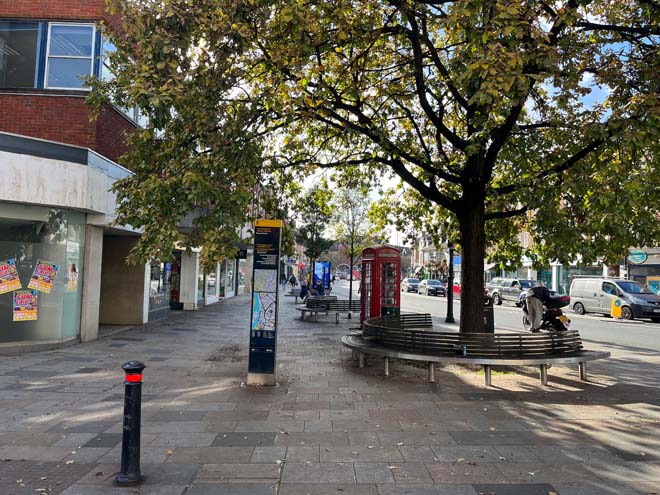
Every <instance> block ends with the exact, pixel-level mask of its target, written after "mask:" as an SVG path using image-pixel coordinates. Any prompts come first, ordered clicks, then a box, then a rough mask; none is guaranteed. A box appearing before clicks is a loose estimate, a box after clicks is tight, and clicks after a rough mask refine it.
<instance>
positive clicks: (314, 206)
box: [294, 185, 334, 281]
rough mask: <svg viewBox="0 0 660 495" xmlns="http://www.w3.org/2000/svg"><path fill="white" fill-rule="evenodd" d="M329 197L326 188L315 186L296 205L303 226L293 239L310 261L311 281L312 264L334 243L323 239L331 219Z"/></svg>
mask: <svg viewBox="0 0 660 495" xmlns="http://www.w3.org/2000/svg"><path fill="white" fill-rule="evenodd" d="M329 197H330V191H328V189H327V188H325V187H323V185H321V186H316V187H313V188H312V189H310V190H309V191H308V192H307V194H306V195H305V196H304V199H303V201H302V203H301V204H300V205H298V215H299V217H300V219H301V221H302V223H303V224H302V226H300V227H298V229H297V230H296V232H295V235H294V237H295V239H296V242H297V243H298V244H300V245H301V246H302V247H303V248H304V249H305V255H306V256H307V257H308V258H309V259H310V272H311V273H312V278H311V279H310V280H311V281H313V279H314V277H313V273H314V263H315V262H316V261H317V260H318V259H319V258H320V257H321V255H322V254H323V253H325V252H326V251H327V250H328V249H330V248H331V247H332V245H333V244H334V241H332V240H331V239H326V238H325V237H324V233H325V231H326V229H327V227H328V224H329V222H330V219H331V218H332V214H331V213H330V206H329Z"/></svg>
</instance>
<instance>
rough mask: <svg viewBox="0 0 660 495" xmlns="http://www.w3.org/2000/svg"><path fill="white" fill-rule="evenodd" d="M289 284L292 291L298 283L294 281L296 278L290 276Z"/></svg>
mask: <svg viewBox="0 0 660 495" xmlns="http://www.w3.org/2000/svg"><path fill="white" fill-rule="evenodd" d="M289 283H290V284H291V288H292V289H293V288H294V287H295V286H296V285H298V281H297V280H296V276H295V275H293V274H291V278H290V279H289Z"/></svg>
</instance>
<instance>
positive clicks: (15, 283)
mask: <svg viewBox="0 0 660 495" xmlns="http://www.w3.org/2000/svg"><path fill="white" fill-rule="evenodd" d="M20 288H22V286H21V279H20V278H19V276H18V270H16V261H15V260H7V261H0V294H6V293H7V292H12V291H15V290H18V289H20Z"/></svg>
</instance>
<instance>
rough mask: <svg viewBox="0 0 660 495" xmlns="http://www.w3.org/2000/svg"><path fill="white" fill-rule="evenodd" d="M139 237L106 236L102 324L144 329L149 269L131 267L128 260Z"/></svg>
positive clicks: (102, 284)
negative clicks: (137, 326) (146, 285)
mask: <svg viewBox="0 0 660 495" xmlns="http://www.w3.org/2000/svg"><path fill="white" fill-rule="evenodd" d="M135 240H136V238H135V237H128V236H117V237H109V236H106V237H104V239H103V261H102V263H101V302H100V315H99V321H100V323H101V324H110V325H142V324H143V323H146V318H145V311H144V305H145V297H144V294H145V291H146V290H147V287H145V267H144V265H136V266H128V265H127V264H126V256H128V253H129V251H130V250H131V247H133V244H134V243H135Z"/></svg>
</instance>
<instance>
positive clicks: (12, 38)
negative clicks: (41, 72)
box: [0, 21, 39, 89]
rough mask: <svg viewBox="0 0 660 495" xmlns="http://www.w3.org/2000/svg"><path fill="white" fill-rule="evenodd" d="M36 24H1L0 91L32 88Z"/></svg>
mask: <svg viewBox="0 0 660 495" xmlns="http://www.w3.org/2000/svg"><path fill="white" fill-rule="evenodd" d="M38 54H39V23H37V22H18V21H0V87H2V88H17V89H22V88H35V87H36V86H37V70H38V63H39V56H38Z"/></svg>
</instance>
